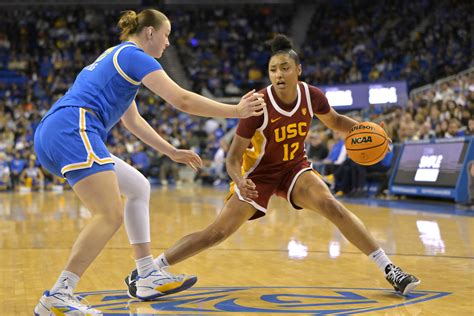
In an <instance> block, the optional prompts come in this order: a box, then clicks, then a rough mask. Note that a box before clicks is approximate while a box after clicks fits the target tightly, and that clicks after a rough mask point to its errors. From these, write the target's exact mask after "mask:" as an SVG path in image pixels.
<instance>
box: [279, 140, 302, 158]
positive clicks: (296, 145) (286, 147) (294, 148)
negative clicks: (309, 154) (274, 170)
mask: <svg viewBox="0 0 474 316" xmlns="http://www.w3.org/2000/svg"><path fill="white" fill-rule="evenodd" d="M298 148H300V143H292V144H291V145H289V144H283V161H289V160H293V159H295V153H296V152H297V151H298ZM290 150H291V152H290ZM288 154H289V155H288Z"/></svg>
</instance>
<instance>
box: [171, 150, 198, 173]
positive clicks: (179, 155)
mask: <svg viewBox="0 0 474 316" xmlns="http://www.w3.org/2000/svg"><path fill="white" fill-rule="evenodd" d="M170 158H171V159H172V160H173V161H176V162H179V163H182V164H185V165H188V166H189V167H191V168H192V169H193V170H194V171H197V170H198V169H199V168H202V160H201V157H199V156H198V154H196V153H195V152H194V151H192V150H184V149H177V150H175V151H174V152H173V153H172V154H171V155H170Z"/></svg>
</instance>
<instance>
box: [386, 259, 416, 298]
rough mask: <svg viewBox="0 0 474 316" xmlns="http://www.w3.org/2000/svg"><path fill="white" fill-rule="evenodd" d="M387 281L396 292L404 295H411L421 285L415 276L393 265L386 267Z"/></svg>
mask: <svg viewBox="0 0 474 316" xmlns="http://www.w3.org/2000/svg"><path fill="white" fill-rule="evenodd" d="M385 279H387V281H388V282H389V283H390V284H391V285H392V286H393V288H394V289H395V291H397V292H400V293H401V294H403V295H406V294H408V293H410V292H411V291H412V290H414V289H415V287H416V286H417V285H418V284H420V283H421V281H420V280H418V279H417V278H416V277H415V276H413V275H411V274H408V273H405V272H403V271H402V269H400V268H399V267H397V266H396V265H393V264H389V265H387V266H386V267H385Z"/></svg>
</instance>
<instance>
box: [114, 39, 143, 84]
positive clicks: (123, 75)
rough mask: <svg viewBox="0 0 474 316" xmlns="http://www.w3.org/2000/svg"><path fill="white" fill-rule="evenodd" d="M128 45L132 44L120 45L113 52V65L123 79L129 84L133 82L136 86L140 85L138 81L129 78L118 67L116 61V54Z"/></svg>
mask: <svg viewBox="0 0 474 316" xmlns="http://www.w3.org/2000/svg"><path fill="white" fill-rule="evenodd" d="M129 46H134V45H124V46H122V47H120V48H119V49H117V51H116V52H115V54H114V58H113V60H114V66H115V69H116V70H117V72H118V73H119V74H120V75H121V76H122V77H123V78H124V79H125V80H127V81H128V82H130V83H131V84H134V85H136V86H139V85H140V82H138V81H135V80H133V79H132V78H130V77H129V76H128V75H127V74H126V73H125V72H124V71H123V70H122V68H121V67H120V65H119V63H118V54H119V53H120V52H121V51H122V49H124V48H125V47H129Z"/></svg>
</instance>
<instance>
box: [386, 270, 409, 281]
mask: <svg viewBox="0 0 474 316" xmlns="http://www.w3.org/2000/svg"><path fill="white" fill-rule="evenodd" d="M387 277H388V278H389V279H390V280H392V281H393V282H394V283H400V282H402V281H403V280H404V279H405V278H406V277H408V275H407V274H406V273H405V272H403V271H402V270H401V269H400V268H398V267H394V268H392V270H391V271H390V272H389V273H388V275H387Z"/></svg>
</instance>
